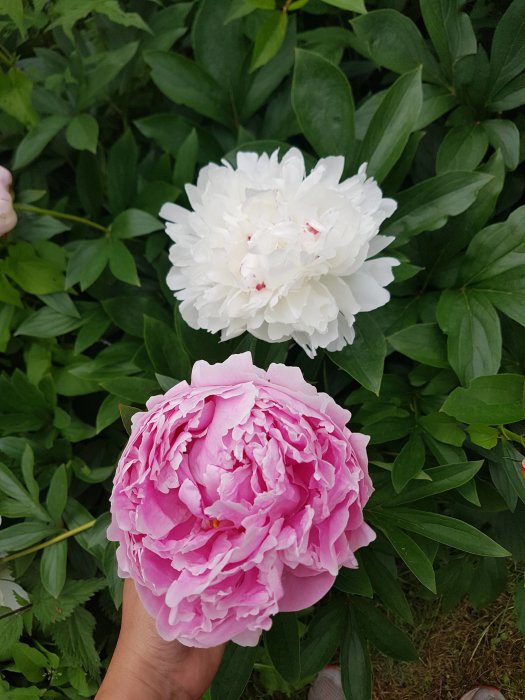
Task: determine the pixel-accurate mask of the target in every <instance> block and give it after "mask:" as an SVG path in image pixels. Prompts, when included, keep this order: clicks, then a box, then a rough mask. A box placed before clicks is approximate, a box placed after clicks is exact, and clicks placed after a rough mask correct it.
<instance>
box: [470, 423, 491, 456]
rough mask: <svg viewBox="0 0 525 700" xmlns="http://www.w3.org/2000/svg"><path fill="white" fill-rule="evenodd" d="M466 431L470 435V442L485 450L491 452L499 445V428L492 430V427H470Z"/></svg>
mask: <svg viewBox="0 0 525 700" xmlns="http://www.w3.org/2000/svg"><path fill="white" fill-rule="evenodd" d="M465 430H466V431H467V433H468V434H469V437H470V441H471V442H472V443H474V445H479V447H483V448H484V449H485V450H491V449H492V448H493V447H496V445H497V444H498V437H499V431H498V429H497V428H491V426H490V425H479V424H478V425H476V424H475V425H469V426H467V428H465Z"/></svg>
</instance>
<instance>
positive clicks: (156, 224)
mask: <svg viewBox="0 0 525 700" xmlns="http://www.w3.org/2000/svg"><path fill="white" fill-rule="evenodd" d="M366 10H368V12H366ZM366 10H365V5H364V2H363V0H324V1H322V0H309V1H308V0H296V1H295V2H290V0H287V1H286V2H284V3H283V2H282V1H277V2H274V0H223V1H221V2H219V1H217V0H200V1H190V2H169V1H168V0H160V1H158V2H157V1H154V0H133V1H129V2H122V3H120V4H119V3H118V2H117V0H107V1H106V2H104V3H100V2H96V1H95V0H82V2H72V1H71V0H56V1H53V2H45V0H32V2H22V0H10V2H4V3H2V5H1V6H0V12H1V13H2V14H0V39H1V42H0V43H1V46H0V65H1V74H0V111H1V113H0V132H1V141H0V150H1V156H2V162H3V164H4V165H6V166H7V167H10V168H11V169H12V170H13V171H14V174H15V191H16V198H17V206H18V212H19V224H18V226H17V228H16V229H15V231H14V232H13V233H12V234H11V235H10V236H9V237H7V238H4V239H2V240H0V252H1V258H0V352H1V355H0V370H1V376H0V459H1V462H2V464H1V465H0V515H1V516H2V518H3V522H2V529H1V531H0V551H4V552H6V553H7V556H6V557H4V558H3V559H0V566H1V567H2V569H0V571H3V572H5V571H6V568H5V567H7V565H9V566H10V567H11V570H12V573H13V574H14V576H15V577H16V579H17V581H18V582H19V583H21V585H23V587H24V588H25V590H27V591H28V594H29V598H30V601H29V603H26V602H23V601H21V606H22V607H21V609H20V611H19V612H16V613H13V612H12V611H11V610H9V609H8V608H0V662H1V666H0V669H1V670H0V690H1V692H2V693H3V697H6V698H24V699H27V700H32V698H38V697H42V696H45V697H46V698H64V697H68V698H83V697H90V696H91V695H92V694H93V693H94V691H95V689H96V687H97V681H98V679H99V678H100V674H101V665H104V664H105V663H106V662H107V658H108V656H109V654H110V653H111V649H112V646H113V644H114V642H115V639H116V630H117V625H118V611H117V609H118V607H119V605H120V600H121V583H120V581H119V580H118V579H117V576H116V570H115V562H114V545H113V544H111V543H108V542H107V541H106V539H105V530H106V527H107V524H108V495H109V491H110V487H111V478H112V474H113V470H114V465H115V462H116V460H117V458H118V454H119V451H120V450H121V448H122V446H123V444H124V442H125V439H126V433H125V430H124V428H123V427H122V422H121V421H120V419H119V411H120V413H121V414H122V417H123V420H124V423H126V422H129V417H130V414H131V413H132V411H133V410H134V408H133V407H135V408H136V407H140V406H142V405H143V403H144V402H145V400H146V399H147V398H148V397H149V396H150V395H151V394H153V393H158V392H160V391H161V390H165V389H167V388H168V387H169V386H171V385H172V384H173V383H174V382H175V381H177V380H181V379H184V378H187V377H188V376H189V371H190V367H191V364H192V363H193V362H194V361H195V360H197V359H199V358H206V359H208V360H211V361H217V360H222V359H224V358H225V357H227V356H228V355H229V354H231V353H232V352H236V351H240V350H246V349H250V350H251V351H252V353H253V355H254V358H255V361H256V362H257V363H258V364H259V365H261V366H267V365H268V364H269V363H270V362H271V361H275V360H277V361H284V360H286V361H287V362H288V363H290V364H297V365H298V366H300V367H301V369H302V370H303V372H304V374H305V376H306V377H307V379H308V380H309V381H311V382H314V383H315V384H316V385H317V386H318V387H320V388H322V389H323V390H325V391H327V392H329V393H330V394H332V395H333V396H334V397H335V398H336V399H337V400H338V401H339V402H340V403H342V404H344V405H346V406H348V407H350V409H351V410H352V412H353V424H352V425H353V427H354V429H357V430H362V431H363V432H365V433H367V434H369V435H371V448H370V458H371V465H372V466H371V473H372V476H373V479H374V483H375V486H376V493H375V495H374V497H373V499H372V500H371V502H370V504H369V507H368V508H367V517H368V520H369V521H370V523H371V524H372V525H373V526H374V527H375V528H376V529H377V531H378V533H379V537H378V540H377V542H376V543H374V545H373V546H371V547H370V548H368V549H367V550H366V551H363V552H361V553H360V557H359V559H360V563H361V567H360V569H359V570H358V571H348V570H344V571H342V572H341V574H340V576H339V578H338V580H337V583H336V587H335V588H334V590H333V591H332V592H331V593H330V594H329V595H328V596H327V597H326V598H325V600H324V601H322V602H321V604H320V605H319V606H317V607H316V608H315V609H314V610H310V611H307V612H306V613H305V614H301V615H299V616H296V615H293V614H292V615H290V614H288V615H282V616H279V617H278V618H277V620H276V624H275V628H274V630H273V631H272V632H270V633H269V634H266V635H265V646H264V647H261V648H260V649H259V650H258V651H257V652H252V650H247V649H241V648H239V647H233V646H232V647H231V648H230V649H229V650H228V655H229V656H233V658H234V661H235V663H234V664H232V665H231V666H230V667H229V668H230V669H231V668H232V666H233V667H234V668H235V671H236V673H235V675H234V677H230V675H229V672H228V667H226V666H224V667H223V670H222V672H221V673H220V674H219V676H218V678H217V681H216V683H215V686H214V688H213V689H212V693H211V697H212V698H220V699H221V700H224V697H225V690H224V688H226V687H227V688H228V692H229V693H230V694H229V695H228V697H229V698H232V699H233V698H234V697H238V696H239V695H240V693H241V692H242V686H243V685H244V683H245V682H246V679H247V678H248V676H249V674H250V671H251V668H252V665H253V662H254V660H256V659H257V658H258V659H259V661H261V662H262V663H263V664H264V665H265V667H266V671H265V672H264V673H263V674H261V678H260V680H261V683H262V684H263V685H265V686H266V687H267V689H268V690H270V691H273V690H275V691H277V690H282V691H285V692H290V693H292V694H293V693H294V692H295V690H296V689H297V688H299V687H301V685H304V683H306V682H307V681H308V679H309V678H310V677H311V676H312V675H313V674H314V673H316V672H317V671H318V670H319V669H320V668H321V667H322V666H323V665H324V664H325V663H327V662H328V661H329V660H330V659H331V658H332V657H333V656H334V654H335V653H336V652H337V650H338V649H339V650H340V660H341V665H342V672H343V683H344V687H345V692H346V695H347V697H348V698H352V699H355V700H366V698H369V697H370V695H371V690H370V687H371V681H370V661H369V651H368V649H369V643H370V644H371V645H372V646H374V647H376V648H378V649H379V650H380V651H381V652H383V653H385V654H387V655H391V656H393V657H394V658H401V659H411V658H414V657H415V656H416V650H415V649H414V648H413V646H412V644H411V642H410V639H409V637H408V636H407V633H406V632H405V631H404V629H402V628H405V629H408V631H409V626H410V623H411V621H412V612H411V607H410V604H409V602H408V600H407V597H406V590H407V586H408V587H409V588H410V590H411V591H412V594H413V595H418V596H422V597H425V598H427V599H432V598H435V599H437V597H438V596H439V597H441V598H442V599H443V601H444V602H445V603H446V605H449V606H451V605H453V604H455V602H457V601H459V600H460V599H461V598H462V597H463V596H465V595H468V596H469V600H470V602H471V604H472V605H473V606H475V607H478V608H480V607H482V606H484V605H487V604H488V603H490V602H491V601H493V600H494V599H495V598H496V597H497V596H498V594H499V593H500V592H501V591H502V590H503V589H504V588H505V586H506V585H507V572H508V570H509V564H508V561H509V560H508V559H505V558H504V557H505V555H506V553H507V552H506V550H507V551H508V552H510V553H511V555H512V559H513V561H514V562H515V566H517V567H521V568H520V569H519V570H521V571H522V570H523V568H522V562H523V559H524V558H525V517H524V516H525V505H524V504H525V480H524V478H523V473H524V470H523V467H522V454H521V453H520V450H521V449H522V448H523V436H522V432H521V431H522V425H523V423H522V421H523V419H524V417H525V415H524V404H523V393H524V392H523V390H524V378H523V365H524V361H525V350H524V348H525V331H524V325H525V235H524V231H525V207H519V203H520V200H521V198H522V196H523V190H524V185H525V178H524V171H523V165H522V164H523V145H522V144H523V141H521V140H520V134H521V133H522V132H523V130H524V124H525V119H524V116H523V114H522V113H521V114H520V107H522V105H523V104H524V103H525V72H524V70H525V2H524V0H514V2H512V3H502V2H497V1H496V0H476V1H471V2H460V1H459V0H420V2H416V1H415V0H408V1H407V0H368V1H367V2H366ZM291 144H293V145H296V146H299V147H300V148H301V149H302V150H303V151H304V152H305V155H307V157H309V158H310V160H311V162H314V160H315V158H317V157H319V156H325V155H330V154H342V155H344V156H345V158H346V163H347V166H346V173H347V174H351V173H352V172H354V171H355V169H356V167H357V166H358V165H359V164H360V163H361V162H363V161H368V163H369V172H370V173H371V174H373V175H374V176H375V177H376V178H377V180H378V181H379V182H380V184H381V186H382V188H383V190H384V193H385V195H386V196H391V197H394V198H395V199H396V200H397V201H398V202H399V208H398V210H397V212H396V214H395V215H394V216H393V217H392V218H391V219H390V220H388V222H387V223H386V226H385V227H384V228H383V232H385V233H388V234H392V235H394V236H395V237H396V240H395V242H394V243H393V244H392V246H391V248H390V250H391V251H392V253H393V254H394V255H395V256H396V257H398V258H399V260H401V262H402V264H401V265H400V266H399V267H398V268H396V270H395V272H396V281H395V283H394V284H392V285H391V291H392V295H393V298H392V300H391V302H390V303H389V304H388V305H387V306H385V307H383V308H381V309H378V310H377V311H375V312H372V313H369V314H366V315H363V316H358V319H357V339H356V342H355V343H354V344H353V345H352V346H351V347H347V348H346V349H345V350H344V351H342V352H339V353H326V352H320V353H319V355H318V356H317V357H316V359H315V360H309V359H308V358H307V357H306V356H305V355H304V353H303V352H302V351H298V349H297V347H294V346H292V345H291V344H288V343H285V344H278V345H272V346H268V345H265V344H264V343H261V342H258V341H256V340H254V339H253V338H251V337H242V338H238V339H236V340H233V341H229V342H227V343H219V342H218V339H217V337H216V336H212V335H210V334H207V333H205V332H196V331H193V330H191V329H189V328H188V327H187V326H186V325H184V324H183V323H182V322H181V319H180V317H179V315H178V312H177V308H176V304H175V303H174V299H173V296H172V295H171V293H170V292H169V291H168V290H167V288H166V285H165V274H166V271H167V268H168V260H167V243H168V241H167V238H166V236H165V234H164V233H163V232H162V222H161V221H160V220H159V219H158V217H157V214H158V211H159V208H160V206H161V204H163V203H164V202H165V201H168V200H169V201H175V200H176V201H177V202H178V203H180V204H182V205H186V204H187V199H186V195H185V193H184V185H185V183H188V182H191V181H192V180H193V179H194V177H195V174H196V171H197V170H198V168H199V167H200V166H201V165H203V164H206V163H208V162H209V161H219V160H220V159H221V158H224V157H225V158H226V159H228V160H232V159H233V158H234V155H235V153H236V152H237V151H238V150H252V151H257V152H262V151H272V150H275V149H276V148H280V149H283V151H284V150H285V149H287V148H288V147H289V145H291ZM515 604H516V613H517V615H516V617H517V620H518V624H519V625H520V629H521V631H522V632H523V633H525V622H524V620H525V593H524V588H523V585H520V586H518V589H517V591H516V597H515ZM299 636H300V641H299ZM283 639H287V640H289V641H288V643H287V645H286V648H285V649H283V647H282V640H283ZM290 640H291V641H290ZM299 661H300V663H299ZM272 669H273V670H272ZM275 669H276V670H275ZM242 671H244V673H243V672H242Z"/></svg>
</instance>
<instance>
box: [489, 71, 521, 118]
mask: <svg viewBox="0 0 525 700" xmlns="http://www.w3.org/2000/svg"><path fill="white" fill-rule="evenodd" d="M524 103H525V73H522V74H521V75H518V76H517V77H516V78H514V79H513V80H511V81H510V82H509V83H507V84H506V85H505V86H504V87H502V88H501V89H500V90H499V91H498V92H497V93H496V94H495V95H494V97H493V98H492V101H491V103H490V105H488V110H489V111H490V112H506V111H508V110H509V109H516V107H521V106H522V105H523V104H524Z"/></svg>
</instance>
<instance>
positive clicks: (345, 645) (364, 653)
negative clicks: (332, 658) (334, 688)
mask: <svg viewBox="0 0 525 700" xmlns="http://www.w3.org/2000/svg"><path fill="white" fill-rule="evenodd" d="M345 622H346V625H345V629H344V633H343V639H342V644H341V654H340V661H341V683H342V686H343V692H344V694H345V698H347V700H372V664H371V662H370V654H369V652H368V644H367V641H366V639H365V638H364V635H363V634H362V632H361V630H360V629H359V625H358V624H357V620H356V617H355V613H354V612H353V610H352V609H350V611H349V612H348V615H347V618H346V620H345Z"/></svg>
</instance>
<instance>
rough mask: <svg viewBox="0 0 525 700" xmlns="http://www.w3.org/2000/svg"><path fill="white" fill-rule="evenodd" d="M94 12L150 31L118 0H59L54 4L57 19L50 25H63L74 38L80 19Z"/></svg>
mask: <svg viewBox="0 0 525 700" xmlns="http://www.w3.org/2000/svg"><path fill="white" fill-rule="evenodd" d="M92 12H98V13H100V14H103V15H105V16H106V17H107V18H108V19H109V20H110V21H111V22H115V23H116V24H120V25H122V26H123V27H136V28H137V29H141V30H143V31H147V32H149V31H150V28H149V27H148V25H147V24H146V23H145V22H144V20H143V19H142V18H141V16H140V15H139V14H137V13H136V12H124V10H122V8H121V7H120V5H119V3H118V1H117V0H104V2H100V1H99V0H57V2H55V3H54V6H53V14H54V15H55V16H58V17H57V19H56V20H55V21H54V22H53V23H52V24H51V25H50V26H49V27H48V29H54V28H55V27H62V29H63V30H64V33H65V34H66V36H68V37H69V38H70V39H72V38H73V33H72V31H71V30H72V29H73V27H74V26H75V25H76V24H77V22H79V21H80V20H82V19H84V18H86V17H88V15H90V14H91V13H92Z"/></svg>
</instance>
